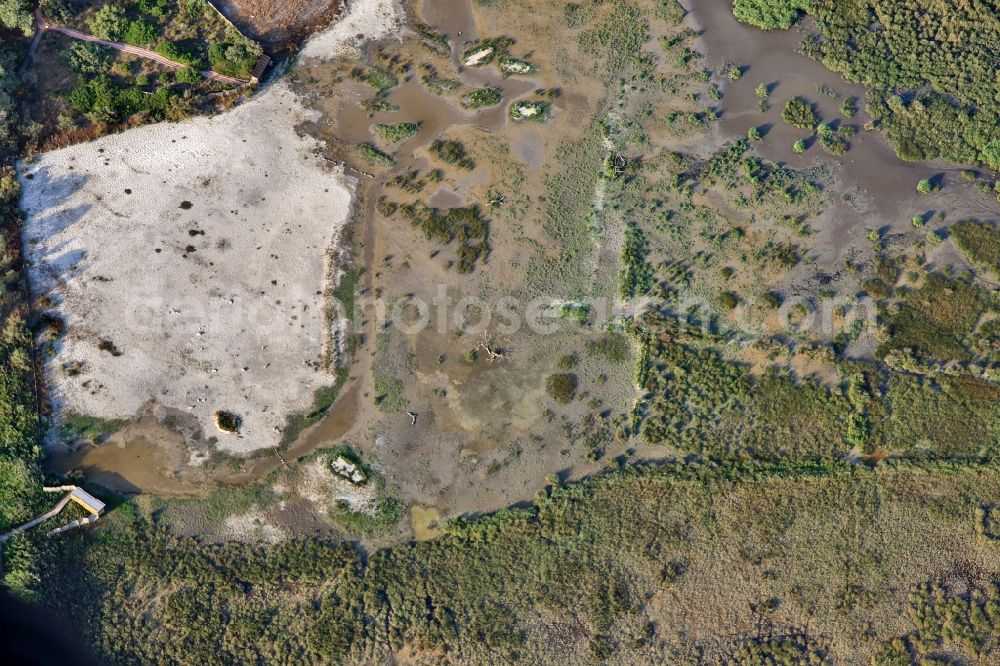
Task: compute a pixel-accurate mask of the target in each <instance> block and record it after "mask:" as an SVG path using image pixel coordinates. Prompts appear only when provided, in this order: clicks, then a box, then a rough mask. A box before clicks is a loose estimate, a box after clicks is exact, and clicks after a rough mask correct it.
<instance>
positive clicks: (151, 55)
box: [29, 10, 248, 84]
mask: <svg viewBox="0 0 1000 666" xmlns="http://www.w3.org/2000/svg"><path fill="white" fill-rule="evenodd" d="M35 20H36V21H37V24H36V25H37V32H36V33H35V39H34V40H33V41H32V42H31V49H30V50H29V54H34V52H35V49H37V48H38V42H39V41H40V40H41V37H42V33H44V32H45V31H46V30H51V31H52V32H61V33H62V34H64V35H66V36H67V37H72V38H73V39H79V40H80V41H83V42H91V43H93V44H100V45H102V46H107V47H108V48H112V49H115V50H117V51H122V52H123V53H131V54H132V55H137V56H139V57H140V58H148V59H149V60H155V61H156V62H158V63H160V64H161V65H166V66H167V67H173V68H174V69H181V68H183V67H186V66H187V65H185V64H184V63H180V62H174V61H173V60H170V59H169V58H164V57H163V56H161V55H160V54H159V53H157V52H156V51H150V50H149V49H144V48H141V47H138V46H130V45H129V44H122V43H120V42H110V41H108V40H106V39H101V38H99V37H95V36H94V35H88V34H87V33H85V32H80V31H79V30H74V29H72V28H65V27H63V26H61V25H54V24H52V23H49V22H48V21H46V20H45V17H44V16H42V13H41V11H40V10H36V11H35ZM30 57H31V56H30V55H29V58H30ZM199 73H200V74H201V75H202V76H204V77H205V78H206V79H211V80H213V81H219V82H221V83H233V84H241V83H248V81H245V80H243V79H237V78H235V77H232V76H226V75H225V74H219V73H218V72H213V71H211V70H204V71H201V72H199Z"/></svg>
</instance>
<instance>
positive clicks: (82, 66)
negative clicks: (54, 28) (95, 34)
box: [66, 42, 115, 76]
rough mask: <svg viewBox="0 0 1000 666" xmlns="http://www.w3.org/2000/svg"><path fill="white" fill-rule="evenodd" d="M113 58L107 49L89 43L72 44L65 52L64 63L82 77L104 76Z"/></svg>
mask: <svg viewBox="0 0 1000 666" xmlns="http://www.w3.org/2000/svg"><path fill="white" fill-rule="evenodd" d="M114 57H115V56H114V52H113V51H112V50H111V49H109V48H108V47H106V46H102V45H100V44H93V43H91V42H73V43H72V44H70V47H69V49H68V50H67V51H66V63H67V64H68V65H69V66H70V68H71V69H72V70H73V71H74V72H76V73H77V74H80V75H82V76H92V75H95V74H106V73H107V72H108V70H109V69H111V62H112V61H113V60H114Z"/></svg>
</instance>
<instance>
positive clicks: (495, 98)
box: [462, 88, 503, 109]
mask: <svg viewBox="0 0 1000 666" xmlns="http://www.w3.org/2000/svg"><path fill="white" fill-rule="evenodd" d="M502 101H503V93H501V91H500V89H499V88H480V89H479V90H473V91H472V92H470V93H468V94H467V95H465V96H464V97H462V106H464V107H465V108H467V109H479V108H482V107H484V106H496V105H497V104H499V103H500V102H502Z"/></svg>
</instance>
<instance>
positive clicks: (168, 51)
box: [155, 42, 203, 67]
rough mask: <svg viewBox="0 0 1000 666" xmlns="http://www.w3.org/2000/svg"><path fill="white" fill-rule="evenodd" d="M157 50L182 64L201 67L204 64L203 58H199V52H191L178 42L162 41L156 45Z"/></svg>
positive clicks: (165, 56)
mask: <svg viewBox="0 0 1000 666" xmlns="http://www.w3.org/2000/svg"><path fill="white" fill-rule="evenodd" d="M155 50H156V52H157V53H159V54H160V55H161V56H163V57H164V58H166V59H167V60H171V61H173V62H179V63H181V64H182V65H190V66H192V67H199V66H201V65H202V64H203V63H202V61H201V58H199V57H198V55H197V54H195V53H193V52H191V51H190V50H189V49H187V48H185V47H183V46H181V45H180V44H178V43H177V42H161V43H159V44H157V45H156V49H155Z"/></svg>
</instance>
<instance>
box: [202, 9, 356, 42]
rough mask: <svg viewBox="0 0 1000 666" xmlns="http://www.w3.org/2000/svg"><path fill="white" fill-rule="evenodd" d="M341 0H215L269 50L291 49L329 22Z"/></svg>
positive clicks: (244, 31)
mask: <svg viewBox="0 0 1000 666" xmlns="http://www.w3.org/2000/svg"><path fill="white" fill-rule="evenodd" d="M343 5H344V0H291V1H290V2H288V1H283V0H217V2H216V7H218V8H219V10H220V11H221V12H222V13H223V15H224V16H225V17H226V18H228V19H229V20H230V21H232V22H233V24H234V25H236V27H238V28H239V29H240V31H241V32H242V33H243V34H245V35H248V36H249V37H252V38H253V39H255V40H257V41H258V42H260V43H261V44H262V45H263V46H264V47H265V48H266V49H268V50H269V51H271V52H281V51H286V50H292V49H295V48H297V47H298V45H299V44H301V43H302V41H303V40H305V39H306V38H307V37H309V35H311V34H313V33H315V32H318V31H320V30H322V29H323V28H325V27H326V26H328V25H330V23H331V22H333V21H334V20H335V19H336V17H337V15H338V13H339V12H340V9H341V7H342V6H343Z"/></svg>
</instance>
